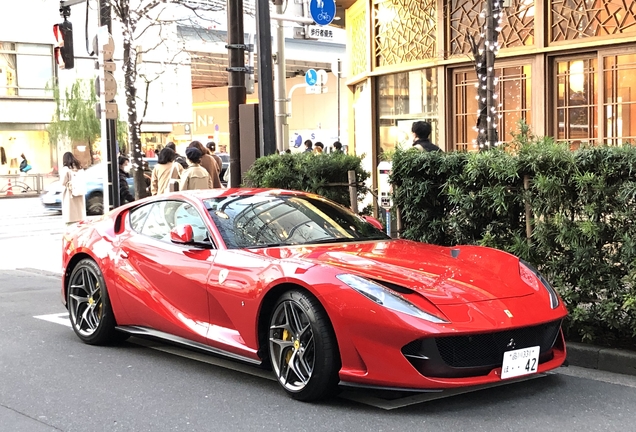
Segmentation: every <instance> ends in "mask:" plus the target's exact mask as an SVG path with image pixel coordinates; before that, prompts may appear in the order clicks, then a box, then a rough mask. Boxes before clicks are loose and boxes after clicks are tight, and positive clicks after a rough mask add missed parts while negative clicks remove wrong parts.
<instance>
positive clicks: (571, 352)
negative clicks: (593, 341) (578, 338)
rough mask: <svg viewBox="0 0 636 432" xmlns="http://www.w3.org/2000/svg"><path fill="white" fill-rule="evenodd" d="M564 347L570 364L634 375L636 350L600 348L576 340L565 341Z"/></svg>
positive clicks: (635, 370) (635, 371)
mask: <svg viewBox="0 0 636 432" xmlns="http://www.w3.org/2000/svg"><path fill="white" fill-rule="evenodd" d="M566 347H567V361H568V363H569V364H570V365H571V366H580V367H584V368H588V369H598V370H602V371H607V372H614V373H619V374H623V375H634V376H636V351H627V350H620V349H614V348H602V347H598V346H594V345H587V344H583V343H578V342H566Z"/></svg>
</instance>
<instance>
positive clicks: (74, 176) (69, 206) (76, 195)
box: [60, 152, 86, 225]
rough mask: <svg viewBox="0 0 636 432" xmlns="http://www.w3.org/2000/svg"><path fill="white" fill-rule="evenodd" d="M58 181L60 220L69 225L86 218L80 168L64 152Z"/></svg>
mask: <svg viewBox="0 0 636 432" xmlns="http://www.w3.org/2000/svg"><path fill="white" fill-rule="evenodd" d="M62 165H63V166H62V169H61V170H60V181H61V182H62V186H64V190H63V191H62V220H63V221H64V223H65V224H67V225H70V224H72V223H76V222H79V221H81V220H82V219H85V218H86V197H85V194H86V183H85V180H84V178H83V176H81V175H80V174H79V172H80V170H81V169H82V167H81V166H80V163H79V161H78V160H77V158H76V157H75V156H73V153H71V152H66V153H64V156H62Z"/></svg>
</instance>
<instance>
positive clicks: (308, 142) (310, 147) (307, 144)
mask: <svg viewBox="0 0 636 432" xmlns="http://www.w3.org/2000/svg"><path fill="white" fill-rule="evenodd" d="M313 146H314V143H313V142H311V140H306V141H305V150H304V152H305V153H311V152H312V151H313Z"/></svg>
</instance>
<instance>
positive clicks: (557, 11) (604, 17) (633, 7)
mask: <svg viewBox="0 0 636 432" xmlns="http://www.w3.org/2000/svg"><path fill="white" fill-rule="evenodd" d="M551 15H552V25H551V27H552V35H551V40H552V42H558V41H564V40H573V39H581V38H587V37H593V36H607V35H615V34H622V33H636V2H634V0H603V1H601V0H596V1H591V0H552V13H551Z"/></svg>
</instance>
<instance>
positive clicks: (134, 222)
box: [130, 204, 152, 232]
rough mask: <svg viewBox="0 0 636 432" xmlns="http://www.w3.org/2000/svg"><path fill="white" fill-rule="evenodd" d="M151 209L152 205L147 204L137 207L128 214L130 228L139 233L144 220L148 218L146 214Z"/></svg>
mask: <svg viewBox="0 0 636 432" xmlns="http://www.w3.org/2000/svg"><path fill="white" fill-rule="evenodd" d="M151 208H152V204H149V205H145V206H142V207H138V208H136V209H134V210H132V211H131V212H130V226H131V227H132V229H133V230H135V231H137V232H141V229H142V227H143V226H144V222H146V218H147V217H148V213H150V209H151Z"/></svg>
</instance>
